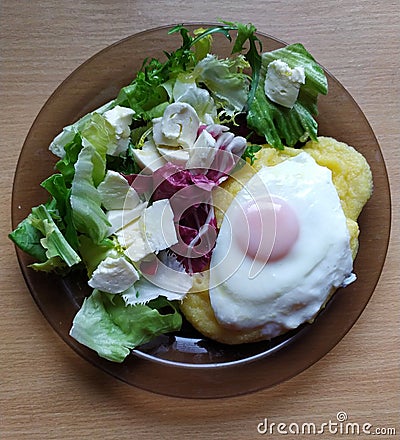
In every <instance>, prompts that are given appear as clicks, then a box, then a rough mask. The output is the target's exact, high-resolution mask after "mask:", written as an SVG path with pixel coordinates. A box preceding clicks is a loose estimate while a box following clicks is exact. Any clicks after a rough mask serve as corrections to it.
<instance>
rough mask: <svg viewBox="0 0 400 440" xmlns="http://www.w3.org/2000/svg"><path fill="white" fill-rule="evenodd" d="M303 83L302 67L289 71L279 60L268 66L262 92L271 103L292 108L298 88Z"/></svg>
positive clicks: (297, 94)
mask: <svg viewBox="0 0 400 440" xmlns="http://www.w3.org/2000/svg"><path fill="white" fill-rule="evenodd" d="M304 83H305V74H304V68H303V67H301V66H300V67H295V68H294V69H291V68H290V67H289V66H288V65H287V64H286V63H285V62H284V61H281V60H275V61H272V62H271V63H269V64H268V68H267V74H266V77H265V83H264V90H265V94H266V95H267V96H268V98H269V99H270V100H271V101H273V102H275V103H277V104H280V105H282V106H283V107H287V108H292V107H293V106H294V104H295V102H296V100H297V97H298V96H299V90H300V86H301V84H304Z"/></svg>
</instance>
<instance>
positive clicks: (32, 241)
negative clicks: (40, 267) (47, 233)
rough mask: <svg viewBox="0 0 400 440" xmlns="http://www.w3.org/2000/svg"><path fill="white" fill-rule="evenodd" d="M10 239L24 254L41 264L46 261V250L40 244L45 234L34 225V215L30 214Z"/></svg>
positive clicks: (10, 235)
mask: <svg viewBox="0 0 400 440" xmlns="http://www.w3.org/2000/svg"><path fill="white" fill-rule="evenodd" d="M8 237H9V238H10V239H11V240H12V241H13V242H14V243H15V244H16V245H17V246H18V247H19V248H20V249H22V250H23V251H24V252H26V253H27V254H29V255H30V256H32V257H33V258H35V260H38V261H40V262H44V261H46V259H47V257H46V249H45V248H44V247H43V246H42V244H41V243H40V240H41V239H42V238H43V234H42V233H41V232H40V231H39V230H38V229H37V228H35V227H34V226H33V225H32V214H29V215H28V217H26V218H25V219H24V220H22V221H21V222H20V223H19V225H18V226H17V227H16V228H15V229H14V230H13V231H12V232H11V233H10V234H8Z"/></svg>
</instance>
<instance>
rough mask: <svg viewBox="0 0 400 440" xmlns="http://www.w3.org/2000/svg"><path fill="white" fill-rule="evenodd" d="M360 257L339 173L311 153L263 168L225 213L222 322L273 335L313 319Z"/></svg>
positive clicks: (213, 291) (217, 259) (218, 257)
mask: <svg viewBox="0 0 400 440" xmlns="http://www.w3.org/2000/svg"><path fill="white" fill-rule="evenodd" d="M352 268H353V259H352V253H351V249H350V236H349V232H348V229H347V225H346V217H345V215H344V213H343V209H342V207H341V204H340V199H339V196H338V194H337V191H336V189H335V187H334V185H333V183H332V173H331V171H330V170H329V169H328V168H326V167H321V166H320V165H318V164H317V163H316V162H315V160H314V159H313V158H312V157H311V156H310V155H309V154H307V153H303V152H302V153H300V154H299V155H297V156H295V157H293V158H291V159H289V160H286V161H284V162H282V163H281V164H278V165H275V166H274V167H263V168H262V169H261V170H260V171H258V172H257V173H256V174H255V176H254V177H252V178H251V179H250V181H249V182H248V183H247V185H246V186H245V187H244V188H243V189H242V190H241V191H240V192H239V193H238V194H237V196H236V197H235V198H234V200H233V201H232V203H231V205H230V207H229V208H228V211H227V212H226V214H225V216H224V220H223V222H222V225H221V229H220V231H219V234H218V238H217V241H216V245H215V249H214V251H213V255H212V258H211V263H210V286H209V292H210V301H211V306H212V308H213V310H214V313H215V316H216V318H217V320H218V322H219V323H220V324H221V325H224V326H228V327H233V328H235V329H250V328H256V327H262V333H263V334H264V335H265V336H266V337H267V338H272V337H274V336H277V335H279V334H281V333H282V332H283V331H285V330H287V329H291V328H296V327H298V326H299V325H300V324H301V323H303V322H305V321H308V320H310V319H312V318H313V317H314V316H315V315H316V314H317V313H318V311H319V310H320V308H321V306H322V305H323V304H324V303H325V302H326V300H327V298H328V297H329V294H330V292H331V290H332V288H338V287H339V286H342V285H346V284H348V283H349V282H350V281H351V280H354V279H355V277H354V275H353V274H352Z"/></svg>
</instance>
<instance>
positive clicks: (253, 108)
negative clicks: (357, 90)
mask: <svg viewBox="0 0 400 440" xmlns="http://www.w3.org/2000/svg"><path fill="white" fill-rule="evenodd" d="M277 59H280V60H282V61H284V62H286V63H287V64H288V65H289V67H291V68H294V67H296V66H303V67H304V71H305V75H306V81H305V84H304V85H302V86H301V87H300V93H299V96H298V99H297V101H296V103H295V105H294V106H293V107H292V108H291V109H289V108H285V107H282V106H280V105H279V104H275V103H274V102H272V101H271V100H270V99H268V98H267V96H266V95H265V92H264V82H265V76H266V72H267V67H268V64H269V63H270V62H272V61H273V60H277ZM327 92H328V83H327V79H326V76H325V74H324V71H323V69H322V67H320V66H319V65H318V64H317V62H316V61H315V60H314V58H313V57H312V55H311V54H310V53H309V52H307V50H306V49H305V48H304V46H303V45H302V44H299V43H297V44H292V45H289V46H286V47H284V48H281V49H277V50H274V51H272V52H266V53H264V54H262V67H261V72H260V81H259V83H258V86H257V89H256V92H255V97H254V100H253V101H252V102H251V103H250V107H249V111H248V115H247V123H248V125H249V128H251V129H253V130H254V131H255V132H256V133H257V134H259V135H260V136H264V137H265V139H266V141H267V142H268V143H269V144H270V145H272V146H273V147H275V148H278V149H283V148H284V144H285V145H287V146H289V147H292V146H294V145H295V144H296V143H297V142H299V141H300V142H304V141H306V140H307V139H308V138H311V139H313V140H316V139H317V130H318V125H317V122H316V121H315V119H314V118H313V116H316V115H317V114H318V109H317V99H318V95H319V94H320V93H322V94H324V95H326V94H327Z"/></svg>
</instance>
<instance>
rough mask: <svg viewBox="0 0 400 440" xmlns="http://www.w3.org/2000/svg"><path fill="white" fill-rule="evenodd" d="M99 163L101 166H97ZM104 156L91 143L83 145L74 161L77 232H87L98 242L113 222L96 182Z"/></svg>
mask: <svg viewBox="0 0 400 440" xmlns="http://www.w3.org/2000/svg"><path fill="white" fill-rule="evenodd" d="M96 167H98V169H96ZM104 169H105V159H104V162H103V163H102V161H101V155H100V154H98V152H97V151H96V150H95V149H94V148H93V147H92V146H91V145H87V146H86V147H83V148H82V150H81V152H80V153H79V156H78V160H77V162H76V164H75V175H74V179H73V181H72V186H71V197H70V201H71V207H72V219H73V222H74V225H75V228H76V230H77V231H78V232H81V233H83V234H86V235H88V236H89V237H90V238H91V239H92V240H93V241H94V242H95V243H101V242H102V240H104V238H105V237H106V236H107V232H108V228H109V226H110V223H109V222H108V220H107V217H106V215H105V213H104V211H103V210H102V209H101V198H100V194H99V192H98V191H97V188H96V186H95V184H94V176H96V177H97V180H99V179H100V176H101V175H102V173H103V178H104Z"/></svg>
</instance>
